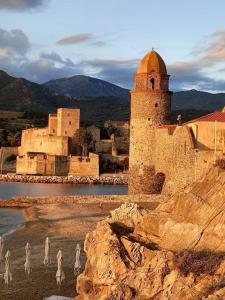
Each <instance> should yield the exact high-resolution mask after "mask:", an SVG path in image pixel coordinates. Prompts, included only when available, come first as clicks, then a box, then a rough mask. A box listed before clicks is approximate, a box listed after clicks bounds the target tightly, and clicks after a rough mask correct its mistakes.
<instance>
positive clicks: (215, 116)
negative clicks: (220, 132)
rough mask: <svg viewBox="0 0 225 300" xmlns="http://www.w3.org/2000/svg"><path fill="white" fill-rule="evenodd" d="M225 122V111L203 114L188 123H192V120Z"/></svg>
mask: <svg viewBox="0 0 225 300" xmlns="http://www.w3.org/2000/svg"><path fill="white" fill-rule="evenodd" d="M215 121H217V122H225V112H220V111H218V112H213V113H211V114H208V115H205V116H202V117H200V118H197V119H194V120H191V121H189V122H187V124H188V123H194V122H215Z"/></svg>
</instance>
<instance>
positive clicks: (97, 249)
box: [76, 169, 225, 300]
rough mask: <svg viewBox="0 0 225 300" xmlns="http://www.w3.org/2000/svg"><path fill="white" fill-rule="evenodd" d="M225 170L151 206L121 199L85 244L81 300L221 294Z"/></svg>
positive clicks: (224, 253) (224, 294)
mask: <svg viewBox="0 0 225 300" xmlns="http://www.w3.org/2000/svg"><path fill="white" fill-rule="evenodd" d="M224 228H225V172H224V171H222V170H219V169H213V170H211V171H210V172H209V173H208V174H207V175H206V177H205V178H204V179H203V180H202V181H199V182H197V183H195V184H194V185H193V186H192V187H190V188H189V189H188V190H185V191H184V192H182V193H177V194H176V195H174V196H173V197H171V198H169V199H167V200H166V201H165V202H164V203H162V204H160V205H159V206H158V207H157V208H156V209H155V210H154V211H148V210H145V209H142V208H139V207H138V206H137V205H136V204H123V205H122V206H121V207H120V208H118V209H116V210H115V211H113V212H111V216H110V217H109V218H107V219H106V220H104V221H101V222H100V223H98V225H97V228H96V230H95V231H93V232H92V233H89V234H88V235H87V237H86V241H85V251H86V253H87V263H86V266H85V270H84V272H83V273H82V274H81V275H80V276H79V277H78V280H77V292H78V294H79V296H77V297H76V299H77V300H78V299H79V300H86V299H87V300H95V299H96V300H97V299H98V300H101V299H108V300H117V299H118V300H119V299H120V300H123V299H126V300H128V299H158V300H160V299H163V300H164V299H171V300H176V299H177V300H178V299H179V300H180V299H224V298H223V297H225V230H224Z"/></svg>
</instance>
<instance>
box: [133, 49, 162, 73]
mask: <svg viewBox="0 0 225 300" xmlns="http://www.w3.org/2000/svg"><path fill="white" fill-rule="evenodd" d="M153 71H155V72H157V73H160V74H161V75H166V74H167V70H166V65H165V63H164V61H163V59H162V57H161V56H160V55H159V54H158V53H157V52H156V51H154V50H151V51H150V52H148V53H147V54H146V55H145V56H144V57H143V59H142V60H141V62H140V63H139V66H138V69H137V74H141V73H151V72H153Z"/></svg>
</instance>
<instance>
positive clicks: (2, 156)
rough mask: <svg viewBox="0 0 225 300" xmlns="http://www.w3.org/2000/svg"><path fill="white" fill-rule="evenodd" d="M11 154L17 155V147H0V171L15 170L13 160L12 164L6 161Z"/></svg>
mask: <svg viewBox="0 0 225 300" xmlns="http://www.w3.org/2000/svg"><path fill="white" fill-rule="evenodd" d="M11 155H15V156H17V155H18V147H1V148H0V172H1V173H5V172H15V171H16V165H15V162H13V164H11V163H10V164H8V163H6V160H7V159H8V158H9V157H10V156H11Z"/></svg>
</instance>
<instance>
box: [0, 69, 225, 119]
mask: <svg viewBox="0 0 225 300" xmlns="http://www.w3.org/2000/svg"><path fill="white" fill-rule="evenodd" d="M129 99H130V96H129V90H127V89H124V88H121V87H119V86H116V85H114V84H111V83H109V82H106V81H104V80H100V79H96V78H91V77H88V76H81V75H79V76H73V77H71V78H63V79H57V80H51V81H49V82H46V83H44V84H37V83H33V82H31V81H29V80H26V79H24V78H15V77H12V76H10V75H8V74H7V73H6V72H4V71H0V110H8V111H22V112H24V111H34V112H43V113H46V114H47V113H49V112H53V111H55V110H56V109H57V108H58V107H70V108H80V109H81V119H82V120H83V121H85V122H87V121H88V122H100V121H104V120H106V119H114V120H116V119H117V120H125V119H128V118H129V114H130V101H129ZM224 106H225V93H218V94H212V93H207V92H201V91H197V90H189V91H182V92H176V93H174V94H173V97H172V110H176V111H184V110H197V111H203V110H204V111H214V110H218V109H221V108H222V107H224Z"/></svg>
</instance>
